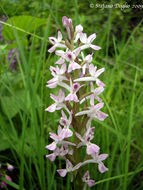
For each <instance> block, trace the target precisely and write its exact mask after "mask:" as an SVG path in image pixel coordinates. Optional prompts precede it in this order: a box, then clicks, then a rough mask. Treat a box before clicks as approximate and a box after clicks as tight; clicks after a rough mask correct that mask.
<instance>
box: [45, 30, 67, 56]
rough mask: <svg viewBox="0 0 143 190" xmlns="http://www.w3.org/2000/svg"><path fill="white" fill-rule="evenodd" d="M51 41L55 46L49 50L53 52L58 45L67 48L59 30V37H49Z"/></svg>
mask: <svg viewBox="0 0 143 190" xmlns="http://www.w3.org/2000/svg"><path fill="white" fill-rule="evenodd" d="M49 41H50V42H51V43H52V44H53V46H52V47H51V48H50V49H49V50H48V52H50V53H52V52H53V51H55V49H56V48H57V47H59V48H66V45H65V44H64V43H63V41H62V33H61V32H60V31H58V38H57V39H56V38H55V37H49Z"/></svg>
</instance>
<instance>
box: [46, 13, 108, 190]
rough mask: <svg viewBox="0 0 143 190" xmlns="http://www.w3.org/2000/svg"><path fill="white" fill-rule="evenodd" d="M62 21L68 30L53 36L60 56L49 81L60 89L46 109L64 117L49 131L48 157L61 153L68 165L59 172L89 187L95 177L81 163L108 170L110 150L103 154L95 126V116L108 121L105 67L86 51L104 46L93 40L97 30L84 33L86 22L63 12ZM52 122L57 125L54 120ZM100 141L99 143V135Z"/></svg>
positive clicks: (102, 170) (51, 67)
mask: <svg viewBox="0 0 143 190" xmlns="http://www.w3.org/2000/svg"><path fill="white" fill-rule="evenodd" d="M62 24H63V26H64V28H65V29H66V32H67V35H66V37H65V38H64V36H62V34H61V32H60V31H58V37H57V38H55V37H49V41H50V42H51V43H52V45H53V46H52V47H51V48H50V49H49V50H48V51H49V52H50V53H51V52H54V53H55V55H56V56H58V57H59V58H58V60H57V61H56V62H55V66H50V71H51V75H52V79H50V80H48V81H47V83H48V84H47V85H46V86H47V87H49V88H51V90H52V89H53V88H57V89H59V93H58V95H54V94H53V93H50V98H51V99H52V100H53V101H54V103H52V105H50V106H49V107H48V108H46V109H45V110H46V111H48V112H51V114H54V113H53V112H55V111H57V110H60V111H61V119H60V120H59V123H60V125H58V129H57V133H53V132H49V136H50V138H51V139H52V140H53V141H52V142H51V144H48V145H47V146H46V147H45V148H46V149H48V151H52V152H51V153H49V154H47V155H46V158H48V159H49V160H50V161H51V162H53V161H55V159H56V158H58V157H60V158H63V159H62V161H63V162H64V161H66V167H65V168H61V169H58V170H57V172H58V173H59V175H60V176H61V177H65V176H66V175H67V174H69V175H70V177H71V182H73V183H75V185H74V186H76V187H77V188H78V189H84V190H86V188H87V186H88V187H92V186H93V185H94V183H95V181H94V180H92V179H90V175H89V171H86V172H85V173H83V171H84V170H83V169H80V168H81V167H84V166H85V165H86V164H90V163H92V164H97V165H98V170H99V172H100V173H104V172H106V171H108V168H107V167H106V166H105V165H104V164H103V161H104V160H105V159H106V158H107V157H108V154H99V152H100V151H101V147H99V146H98V145H96V144H95V142H94V141H93V140H94V130H95V127H91V126H92V120H93V119H97V120H100V121H104V119H105V118H106V117H107V116H108V115H107V114H106V113H104V112H102V111H101V109H102V108H103V107H104V102H103V101H102V99H101V98H100V94H101V93H102V92H103V91H104V87H105V84H104V83H103V82H102V80H100V79H99V78H100V77H101V74H102V73H103V72H104V71H105V68H104V67H102V68H99V69H97V66H96V65H95V63H94V59H93V55H94V54H93V52H90V53H89V54H88V55H85V52H84V50H85V49H87V48H89V49H90V50H91V49H92V51H93V50H100V49H101V47H99V46H97V45H94V44H93V41H94V40H95V38H96V34H95V33H93V34H91V35H90V36H89V37H87V34H86V33H83V26H82V25H80V24H79V25H77V26H75V27H74V26H73V23H72V19H71V18H68V17H66V16H63V18H62ZM57 48H58V49H57ZM53 122H54V121H53ZM49 125H53V128H55V125H54V123H52V124H51V123H49ZM96 130H98V128H97V129H96ZM96 141H97V144H99V142H98V139H97V140H96ZM83 146H84V147H86V150H85V152H86V153H85V154H83V155H82V156H83V158H81V154H82V152H83V151H84V149H83ZM62 165H63V164H62Z"/></svg>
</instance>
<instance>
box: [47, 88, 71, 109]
mask: <svg viewBox="0 0 143 190" xmlns="http://www.w3.org/2000/svg"><path fill="white" fill-rule="evenodd" d="M50 97H51V98H52V99H53V100H54V101H55V103H54V104H52V105H50V106H49V107H48V108H46V109H45V110H46V111H48V112H54V111H55V110H60V109H62V108H65V109H67V107H66V105H65V104H64V100H65V93H64V92H63V91H62V90H61V89H60V90H59V95H58V96H55V95H54V94H52V93H51V94H50Z"/></svg>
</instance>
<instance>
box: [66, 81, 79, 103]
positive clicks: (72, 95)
mask: <svg viewBox="0 0 143 190" xmlns="http://www.w3.org/2000/svg"><path fill="white" fill-rule="evenodd" d="M82 86H83V85H81V86H80V84H79V83H74V84H73V83H72V80H71V79H70V93H69V94H68V96H67V97H66V98H65V101H69V102H71V101H74V102H79V100H78V97H77V95H76V93H77V92H78V90H79V89H80V88H81V87H82Z"/></svg>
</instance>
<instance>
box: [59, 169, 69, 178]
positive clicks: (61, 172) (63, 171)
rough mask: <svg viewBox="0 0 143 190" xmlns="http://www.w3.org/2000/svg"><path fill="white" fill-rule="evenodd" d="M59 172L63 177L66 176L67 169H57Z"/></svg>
mask: <svg viewBox="0 0 143 190" xmlns="http://www.w3.org/2000/svg"><path fill="white" fill-rule="evenodd" d="M57 172H58V173H59V174H60V176H61V177H65V176H66V175H67V170H66V169H60V170H57Z"/></svg>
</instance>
